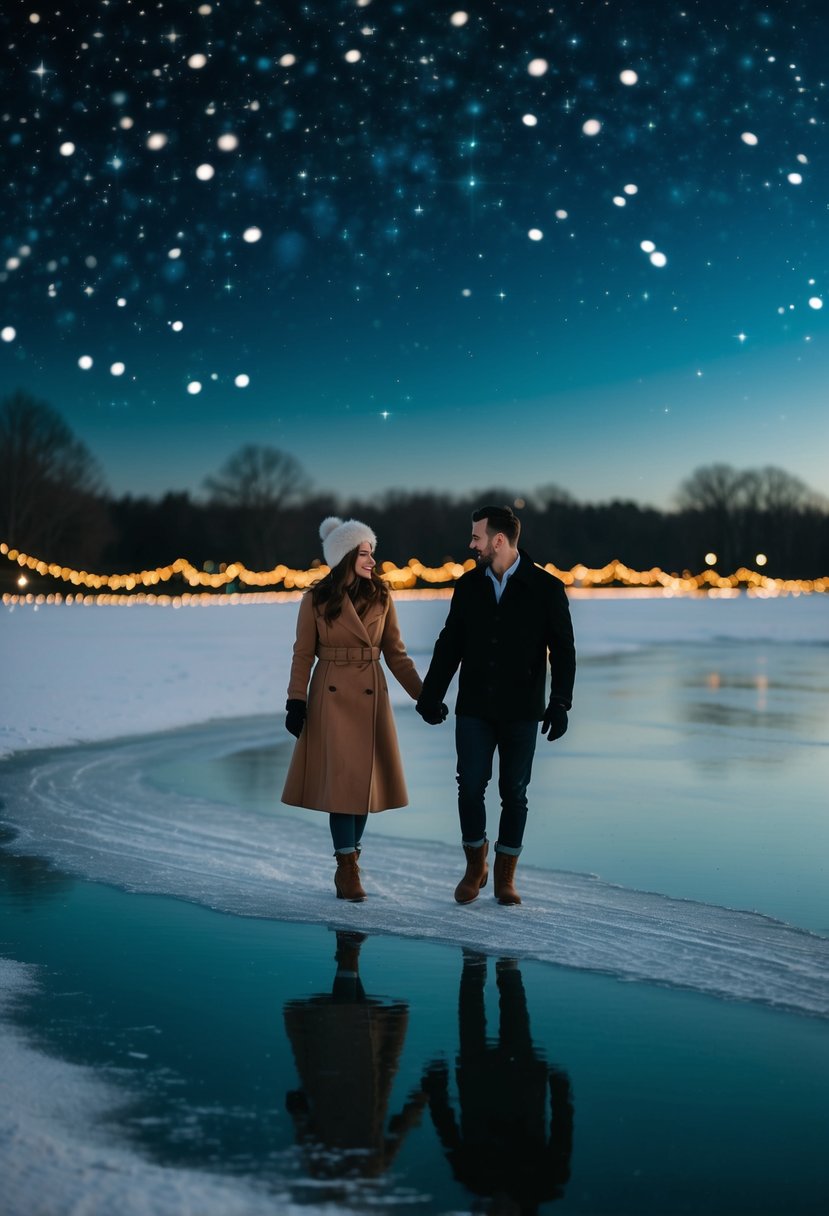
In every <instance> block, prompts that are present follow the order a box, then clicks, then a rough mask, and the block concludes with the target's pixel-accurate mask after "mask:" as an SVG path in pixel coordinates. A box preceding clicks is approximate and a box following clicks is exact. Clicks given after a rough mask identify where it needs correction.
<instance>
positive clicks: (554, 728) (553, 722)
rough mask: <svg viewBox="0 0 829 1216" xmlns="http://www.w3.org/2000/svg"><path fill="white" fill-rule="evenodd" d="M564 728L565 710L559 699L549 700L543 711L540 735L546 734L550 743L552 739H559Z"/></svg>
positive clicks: (565, 725)
mask: <svg viewBox="0 0 829 1216" xmlns="http://www.w3.org/2000/svg"><path fill="white" fill-rule="evenodd" d="M566 730H567V710H566V709H565V708H564V706H563V705H562V704H561V701H551V702H550V704H549V705H548V706H547V708H546V710H545V711H544V719H543V721H542V723H541V733H542V735H546V736H547V738H548V739H549V741H550V742H551V743H552V742H553V740H554V739H560V738H561V736H562V735H563V734H564V732H565V731H566Z"/></svg>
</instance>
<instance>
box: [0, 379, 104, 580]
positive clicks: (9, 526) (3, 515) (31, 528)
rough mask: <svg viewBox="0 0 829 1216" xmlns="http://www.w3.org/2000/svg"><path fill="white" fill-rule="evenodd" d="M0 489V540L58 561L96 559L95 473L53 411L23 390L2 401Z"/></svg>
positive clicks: (100, 535)
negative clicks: (0, 536)
mask: <svg viewBox="0 0 829 1216" xmlns="http://www.w3.org/2000/svg"><path fill="white" fill-rule="evenodd" d="M0 487H2V489H0V534H2V538H3V539H4V540H6V541H7V542H8V543H9V544H12V545H14V546H15V547H16V548H18V549H27V550H28V551H29V552H30V553H31V552H34V553H36V554H37V555H39V556H43V557H46V558H48V559H50V560H52V561H56V560H57V561H62V562H66V561H69V560H77V559H78V558H80V557H83V558H84V559H86V558H89V557H93V556H97V554H98V553H99V552H100V549H101V547H102V545H103V543H104V542H105V540H106V533H107V525H106V510H105V507H104V506H103V503H102V501H101V499H102V496H103V494H104V493H105V483H104V477H103V473H102V471H101V469H100V466H99V465H98V462H97V461H96V460H95V458H94V457H93V456H92V455H91V454H90V452H89V451H88V449H87V448H86V446H85V445H84V444H83V443H82V442H81V441H80V440H79V439H77V438H76V437H75V435H74V434H73V433H72V431H71V430H70V429H69V427H68V426H67V425H66V423H65V422H64V420H63V419H62V418H61V416H60V414H59V413H58V412H57V411H56V410H55V409H53V408H52V406H50V405H47V404H46V403H45V402H43V401H37V400H35V398H34V397H31V396H30V395H29V394H28V393H25V392H23V391H21V390H18V391H16V392H14V393H12V394H11V395H10V396H8V397H6V398H4V399H3V401H2V402H0ZM67 546H68V547H67ZM70 554H71V555H72V556H71V558H70Z"/></svg>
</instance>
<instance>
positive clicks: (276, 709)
mask: <svg viewBox="0 0 829 1216" xmlns="http://www.w3.org/2000/svg"><path fill="white" fill-rule="evenodd" d="M447 609H448V603H447V600H446V599H445V598H428V599H426V598H419V599H406V598H403V597H400V598H399V599H398V610H399V616H400V622H401V629H402V632H403V638H404V640H405V642H406V645H407V647H408V649H409V653H410V654H411V655H412V657H413V658H414V660H415V663H416V664H417V666H418V669H419V670H420V672H421V674H423V673H425V670H426V668H427V666H428V662H429V656H430V655H431V650H432V645H433V643H434V639H435V638H436V636H437V634H438V633H439V631H440V629H441V626H442V624H443V621H444V620H445V618H446V612H447ZM296 611H297V604H296V603H295V602H292V601H288V602H282V603H277V604H250V605H247V604H244V603H242V604H238V605H232V606H218V605H208V606H202V607H196V606H192V607H182V608H178V609H175V608H172V607H158V606H150V605H142V604H136V605H135V606H134V607H114V606H97V605H89V606H86V605H82V604H72V605H65V604H58V605H44V606H41V607H36V606H28V605H27V606H23V607H20V606H17V607H13V608H5V609H2V610H0V656H2V670H3V682H2V685H3V686H2V690H1V691H0V756H3V755H7V754H9V753H10V752H13V751H17V750H24V749H28V748H33V747H54V746H62V745H68V744H72V743H78V742H89V741H92V740H99V739H113V738H117V737H119V736H123V735H140V734H146V733H148V732H150V731H155V730H166V729H169V728H170V727H175V726H187V725H189V724H192V723H195V722H206V721H209V720H210V719H213V718H235V717H245V716H249V715H252V714H281V712H282V710H283V707H284V703H285V690H286V688H287V684H288V670H289V667H290V661H291V647H292V644H293V633H294V626H295V621H296ZM572 613H573V624H574V628H575V632H576V646H577V650H578V654H579V657H580V658H582V659H584V658H590V657H595V656H601V655H610V654H613V653H619V652H625V651H630V650H634V649H637V648H643V647H645V646H649V645H654V644H665V643H670V642H677V643H686V644H687V643H697V642H710V641H716V640H721V639H733V640H734V641H744V640H746V639H749V638H755V639H764V640H770V641H775V642H816V643H818V644H821V645H826V644H829V604H827V602H826V599H825V597H822V596H819V595H812V596H801V597H799V598H790V597H786V598H779V599H749V598H747V597H740V598H737V599H725V600H710V599H702V598H699V599H694V598H688V599H633V598H631V599H622V598H605V597H602V596H596V597H590V598H574V599H573V601H572ZM389 687H390V689H391V692H392V696H393V698H395V699H396V700H397V702H398V703H399V704H402V703H404V702H406V701H407V697H406V694H405V693H404V692H403V691H402V689H400V688H399V686H398V685H397V684H396V682H395V681H394V680H390V681H389ZM576 697H577V698H578V686H577V688H576Z"/></svg>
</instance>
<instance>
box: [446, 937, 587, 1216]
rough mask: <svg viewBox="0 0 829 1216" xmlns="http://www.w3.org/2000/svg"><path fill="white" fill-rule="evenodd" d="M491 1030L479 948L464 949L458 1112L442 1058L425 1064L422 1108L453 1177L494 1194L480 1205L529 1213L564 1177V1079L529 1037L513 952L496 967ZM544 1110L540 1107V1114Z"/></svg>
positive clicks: (567, 1116)
mask: <svg viewBox="0 0 829 1216" xmlns="http://www.w3.org/2000/svg"><path fill="white" fill-rule="evenodd" d="M495 971H496V977H497V985H498V996H499V1021H498V1034H497V1037H496V1036H492V1037H489V1036H488V1035H487V1023H486V1007H485V1002H484V990H485V985H486V979H487V959H486V955H484V954H480V953H478V952H477V951H474V950H464V957H463V971H462V973H461V983H460V996H459V999H458V1026H459V1035H460V1048H459V1051H458V1055H457V1059H456V1061H455V1084H456V1087H457V1095H458V1099H457V1110H456V1109H455V1106H454V1103H453V1100H452V1095H451V1092H450V1070H449V1067H448V1065H447V1063H446V1061H445V1060H443V1059H437V1060H434V1061H432V1063H431V1064H430V1065H429V1066H428V1067H427V1069H426V1073H425V1075H424V1078H423V1088H424V1090H425V1092H426V1094H427V1095H428V1099H429V1113H430V1114H431V1116H432V1120H433V1122H434V1125H435V1130H436V1131H437V1134H438V1136H439V1138H440V1142H441V1144H442V1146H443V1149H444V1152H445V1153H446V1158H447V1160H448V1161H449V1164H450V1165H451V1167H452V1172H453V1174H454V1175H455V1177H456V1178H457V1180H458V1181H459V1182H461V1183H463V1185H464V1186H465V1187H466V1188H467V1190H469V1191H471V1192H472V1194H473V1195H478V1196H481V1197H483V1198H485V1199H490V1200H494V1201H495V1205H494V1206H492V1207H489V1206H487V1207H486V1209H485V1210H486V1211H498V1212H520V1213H522V1214H526V1216H531V1214H532V1213H534V1212H537V1211H538V1207H539V1205H540V1204H541V1203H549V1202H550V1201H551V1200H554V1199H560V1198H561V1197H562V1196H563V1194H564V1187H565V1185H566V1183H567V1181H568V1180H569V1177H570V1157H571V1153H572V1148H573V1098H572V1093H571V1088H570V1079H569V1077H568V1076H567V1074H566V1073H565V1072H564V1071H562V1069H560V1068H556V1067H553V1066H551V1065H550V1064H548V1062H547V1060H546V1058H545V1056H544V1053H543V1052H542V1051H540V1050H539V1049H538V1048H537V1047H536V1046H535V1044H534V1043H533V1040H532V1034H531V1031H530V1019H529V1013H528V1011H527V997H526V993H525V991H524V982H523V980H522V978H521V972H520V970H519V967H518V962H517V960H516V959H512V958H500V959H498V961H497V963H496V965H495ZM548 1112H549V1113H548Z"/></svg>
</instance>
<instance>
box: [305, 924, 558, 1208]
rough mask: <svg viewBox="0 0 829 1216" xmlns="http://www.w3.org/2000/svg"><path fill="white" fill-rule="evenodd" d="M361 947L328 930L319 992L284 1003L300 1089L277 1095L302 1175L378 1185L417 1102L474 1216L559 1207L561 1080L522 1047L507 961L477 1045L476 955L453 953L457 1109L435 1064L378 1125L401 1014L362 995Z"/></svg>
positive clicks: (525, 1031)
mask: <svg viewBox="0 0 829 1216" xmlns="http://www.w3.org/2000/svg"><path fill="white" fill-rule="evenodd" d="M364 940H365V938H364V935H363V934H359V933H350V932H338V933H337V952H336V956H335V957H336V962H337V970H336V974H335V977H334V983H333V987H332V990H331V992H330V993H329V994H325V995H321V996H313V997H310V998H308V999H307V1000H301V1001H290V1002H288V1004H287V1005H286V1006H285V1026H286V1029H287V1032H288V1037H289V1039H290V1042H291V1046H292V1048H293V1052H294V1058H295V1061H296V1067H297V1072H298V1073H299V1078H300V1082H301V1086H302V1087H301V1089H299V1090H296V1091H293V1092H291V1093H289V1094H288V1098H287V1106H288V1110H289V1112H290V1114H291V1116H292V1118H293V1120H294V1125H295V1130H296V1137H297V1141H298V1142H299V1143H300V1144H301V1145H302V1147H303V1149H304V1151H305V1156H306V1164H307V1167H308V1170H309V1173H310V1174H311V1175H312V1177H315V1178H331V1179H333V1178H342V1177H349V1176H350V1177H377V1176H379V1175H380V1174H381V1173H382V1172H383V1171H384V1170H385V1169H387V1168H388V1166H389V1165H390V1164H391V1162H392V1161H393V1159H394V1157H395V1156H396V1154H397V1152H398V1151H399V1149H400V1146H401V1145H402V1143H403V1140H404V1138H405V1136H406V1134H407V1133H408V1131H409V1130H410V1129H411V1128H412V1127H413V1126H414V1125H415V1124H416V1123H418V1122H419V1120H420V1117H421V1113H422V1111H423V1109H424V1107H425V1106H426V1105H427V1104H428V1108H429V1112H430V1114H431V1118H432V1122H433V1123H434V1127H435V1130H436V1132H437V1135H438V1138H439V1140H440V1143H441V1145H442V1147H443V1149H444V1152H445V1154H446V1158H447V1160H448V1162H449V1164H450V1166H451V1168H452V1172H453V1174H454V1176H455V1178H456V1179H457V1181H458V1182H460V1183H461V1184H462V1185H463V1186H464V1187H465V1188H466V1189H467V1190H468V1191H470V1192H471V1193H472V1194H473V1195H475V1196H477V1197H479V1199H480V1200H481V1207H480V1210H483V1211H486V1212H490V1213H502V1214H504V1216H507V1214H512V1213H515V1214H518V1213H520V1214H521V1216H531V1214H532V1213H535V1212H536V1211H537V1210H538V1207H539V1205H540V1204H541V1203H546V1202H550V1201H551V1200H554V1199H558V1198H560V1197H561V1196H562V1195H563V1193H564V1186H565V1184H566V1182H567V1180H568V1178H569V1175H570V1154H571V1150H572V1142H573V1104H572V1098H571V1093H570V1082H569V1079H568V1077H567V1074H566V1073H565V1072H563V1071H562V1070H561V1069H559V1068H555V1067H553V1066H551V1065H550V1064H549V1063H548V1062H547V1060H546V1058H545V1056H544V1055H543V1053H542V1052H541V1051H539V1050H538V1048H536V1047H535V1045H534V1044H533V1041H532V1036H531V1032H530V1021H529V1014H528V1012H527V999H526V994H525V991H524V984H523V980H522V978H521V972H520V970H519V968H518V964H517V962H516V961H515V960H514V959H499V960H498V961H497V963H496V965H495V974H496V983H497V987H498V997H499V1030H498V1036H497V1038H489V1037H488V1036H487V1028H486V1005H485V989H486V982H487V958H486V956H485V955H483V954H480V953H478V952H476V951H471V950H464V954H463V970H462V973H461V981H460V995H459V1002H458V1016H459V1032H460V1048H459V1051H458V1055H457V1059H456V1067H455V1078H454V1079H455V1091H456V1096H457V1109H456V1103H455V1100H454V1099H453V1094H452V1086H451V1084H450V1070H449V1066H448V1065H447V1063H446V1062H445V1060H444V1059H443V1058H442V1057H439V1056H437V1057H436V1058H435V1059H434V1060H433V1061H432V1062H431V1063H430V1064H429V1065H428V1066H427V1067H426V1069H425V1070H424V1072H423V1076H422V1079H421V1082H420V1084H419V1085H418V1086H416V1087H414V1088H413V1089H412V1091H411V1092H410V1094H409V1096H408V1098H407V1099H406V1101H405V1102H404V1104H403V1106H402V1108H401V1110H400V1111H399V1112H398V1113H397V1114H395V1115H394V1116H392V1117H391V1118H387V1109H388V1105H389V1099H390V1096H391V1091H392V1085H393V1082H394V1078H395V1075H396V1073H397V1069H398V1065H399V1062H400V1055H401V1052H402V1049H403V1042H404V1039H405V1036H406V1030H407V1027H408V1016H409V1007H408V1004H407V1003H406V1002H405V1001H401V1000H388V999H386V998H378V997H369V996H367V995H366V993H365V991H364V989H363V985H362V982H361V980H360V976H359V954H360V946H361V944H362V942H363V941H364ZM424 1181H425V1180H424ZM427 1186H428V1183H427Z"/></svg>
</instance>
